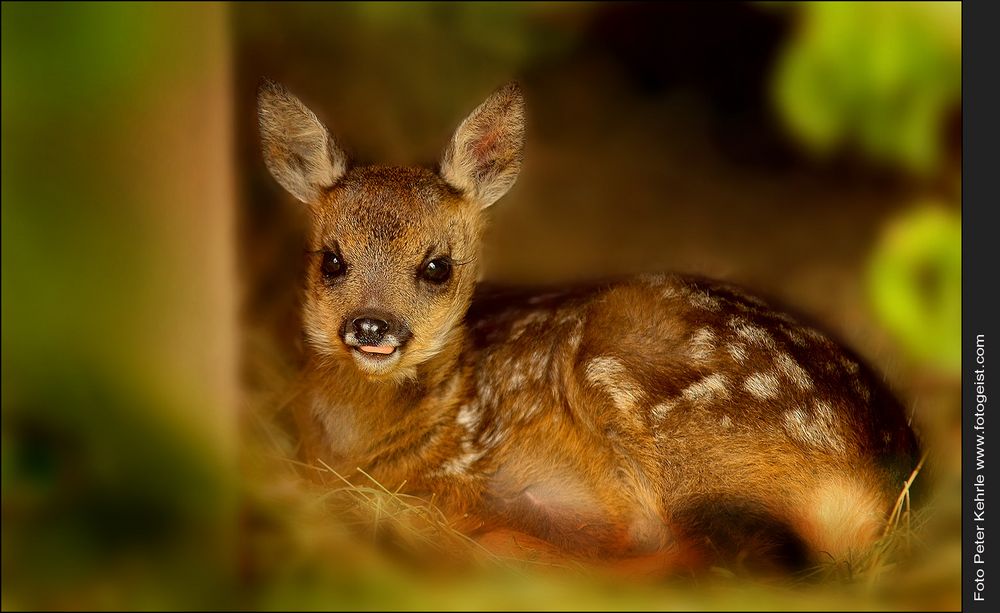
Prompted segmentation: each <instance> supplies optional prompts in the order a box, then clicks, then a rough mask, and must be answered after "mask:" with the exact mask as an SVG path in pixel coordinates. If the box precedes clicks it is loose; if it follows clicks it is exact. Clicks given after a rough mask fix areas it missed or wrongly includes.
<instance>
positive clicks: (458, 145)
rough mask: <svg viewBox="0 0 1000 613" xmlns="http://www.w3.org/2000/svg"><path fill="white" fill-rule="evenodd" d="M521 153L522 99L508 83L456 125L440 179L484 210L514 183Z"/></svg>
mask: <svg viewBox="0 0 1000 613" xmlns="http://www.w3.org/2000/svg"><path fill="white" fill-rule="evenodd" d="M523 151H524V96H523V95H522V94H521V87H520V86H519V85H518V84H517V83H515V82H513V81H512V82H510V83H508V84H506V85H504V86H503V87H501V88H500V89H498V90H496V91H495V92H493V94H492V95H491V96H490V97H489V98H488V99H487V100H486V102H483V103H482V104H480V105H479V107H478V108H477V109H476V110H474V111H472V114H471V115H469V116H468V117H466V118H465V121H463V122H462V125H460V126H458V130H456V131H455V135H454V136H453V137H452V139H451V143H450V144H449V145H448V149H447V150H446V151H445V153H444V157H443V158H442V160H441V177H442V178H444V180H445V181H447V182H448V183H450V184H451V185H452V186H453V187H455V188H457V189H458V190H460V191H461V192H462V193H464V194H465V195H466V196H467V197H469V198H470V199H472V200H474V201H475V202H477V203H478V204H479V205H480V206H482V207H483V208H486V207H488V206H490V205H491V204H493V203H494V202H496V201H497V200H499V199H500V197H501V196H503V195H504V194H506V193H507V190H509V189H510V187H511V186H512V185H514V181H515V180H517V173H518V172H520V170H521V157H522V153H523Z"/></svg>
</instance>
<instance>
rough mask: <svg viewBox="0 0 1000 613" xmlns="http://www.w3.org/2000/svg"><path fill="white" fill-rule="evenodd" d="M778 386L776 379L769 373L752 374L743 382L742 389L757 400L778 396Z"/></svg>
mask: <svg viewBox="0 0 1000 613" xmlns="http://www.w3.org/2000/svg"><path fill="white" fill-rule="evenodd" d="M779 386H780V383H779V382H778V378H777V377H775V376H774V375H772V374H770V373H761V372H758V373H754V374H752V375H750V376H749V377H747V380H746V381H744V382H743V389H745V390H746V391H748V392H750V393H751V394H753V396H754V397H756V398H757V399H758V400H768V399H770V398H774V397H775V396H777V395H778V389H779Z"/></svg>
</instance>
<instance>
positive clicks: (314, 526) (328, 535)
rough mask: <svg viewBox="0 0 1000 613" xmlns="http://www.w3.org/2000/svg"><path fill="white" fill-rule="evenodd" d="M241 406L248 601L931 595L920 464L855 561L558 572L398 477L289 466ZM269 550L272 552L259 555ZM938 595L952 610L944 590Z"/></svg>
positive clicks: (704, 603) (548, 604) (736, 601)
mask: <svg viewBox="0 0 1000 613" xmlns="http://www.w3.org/2000/svg"><path fill="white" fill-rule="evenodd" d="M272 406H274V405H272ZM251 415H253V417H252V419H251V420H250V422H251V425H250V427H248V428H247V434H248V436H247V440H248V445H247V446H246V453H245V465H246V466H247V468H248V473H247V474H248V480H247V503H246V504H247V507H248V513H249V514H250V515H255V516H263V517H266V518H268V521H266V522H264V523H263V525H262V524H261V523H260V522H258V523H257V524H256V525H251V527H250V528H249V529H248V531H247V533H246V534H245V535H244V536H245V540H246V542H247V544H248V546H247V548H246V549H247V560H245V565H246V566H247V567H248V568H250V569H252V572H249V573H247V574H246V579H247V581H248V583H250V584H252V587H253V589H254V590H255V592H254V593H255V594H256V596H255V598H256V600H255V601H254V603H253V606H263V607H265V608H272V607H273V608H282V607H286V606H288V607H299V608H335V607H340V606H348V607H352V608H381V607H386V608H404V609H406V608H427V607H431V608H486V609H488V608H510V609H524V608H541V609H549V608H597V609H617V608H633V609H664V608H669V609H754V608H761V609H774V610H794V609H825V608H837V609H858V608H861V609H885V608H889V609H912V608H923V607H925V606H926V604H927V602H928V601H927V600H926V598H920V597H919V596H917V593H918V592H919V591H918V592H913V591H912V590H910V589H909V586H910V585H911V584H912V583H913V582H914V581H915V580H919V578H920V577H921V576H922V575H921V573H926V569H924V568H922V567H921V565H920V564H919V563H917V564H914V563H913V560H915V559H919V558H920V557H921V553H922V551H923V550H924V547H923V546H922V545H921V541H920V535H921V532H922V530H923V524H924V523H925V522H924V517H925V511H924V510H920V511H918V510H916V509H914V508H913V507H912V506H911V497H910V489H911V486H912V485H913V483H914V482H915V480H916V479H917V478H918V476H919V474H920V472H921V470H922V468H923V466H924V459H922V460H921V462H920V464H919V465H918V467H917V468H916V469H915V470H914V471H913V473H912V474H911V475H910V478H909V479H907V481H906V483H905V484H904V485H903V488H902V489H901V491H900V493H899V496H898V498H897V500H896V504H895V506H894V508H893V510H892V513H891V515H890V518H889V522H888V523H887V525H886V529H885V532H884V533H883V535H882V537H881V538H880V539H879V540H878V542H877V543H876V544H875V546H874V547H873V548H872V549H871V550H870V551H869V552H868V553H867V554H866V555H865V556H863V557H859V558H857V559H853V560H849V561H841V562H839V563H833V562H831V563H829V564H823V565H820V566H818V567H817V568H815V569H813V571H812V572H810V573H806V574H805V575H803V576H801V577H797V578H795V579H787V580H770V581H761V580H750V579H746V578H742V577H738V576H736V575H734V574H733V573H731V572H729V570H727V569H723V568H718V569H714V572H713V573H710V575H709V576H707V577H699V578H697V579H692V578H689V577H678V578H673V579H669V580H658V581H656V582H651V581H648V580H647V581H636V582H630V583H626V582H624V581H623V580H622V578H621V577H620V576H608V575H606V574H604V573H602V572H601V571H598V570H597V569H594V568H589V567H586V566H584V565H581V564H573V563H570V564H565V565H562V566H560V567H558V568H554V567H553V565H551V564H544V563H541V562H531V561H530V560H531V559H530V556H525V557H518V559H511V558H505V557H501V556H497V555H494V554H493V553H491V552H490V551H488V550H486V549H484V548H483V547H482V546H480V545H479V544H478V543H477V542H476V541H474V540H472V539H470V538H468V537H467V536H466V535H464V534H462V533H461V532H459V531H458V530H456V529H455V528H454V526H453V525H452V524H451V523H450V522H449V521H448V518H447V517H446V516H445V514H444V513H442V512H441V510H440V509H438V508H437V507H436V506H435V505H434V501H433V500H423V499H421V498H418V497H415V496H411V495H408V494H405V493H403V492H402V491H401V488H402V485H401V486H400V488H396V489H390V488H387V487H385V486H384V485H383V484H381V483H378V481H377V480H375V479H374V478H372V477H371V476H370V475H367V474H366V473H364V472H363V471H360V474H361V475H362V476H363V477H364V479H362V480H357V479H353V480H352V479H350V478H348V477H350V476H348V475H342V474H339V473H337V472H336V471H335V470H333V469H332V468H330V467H329V466H323V465H321V466H308V465H305V464H302V463H300V462H297V461H296V460H294V459H292V458H294V455H295V446H294V444H293V443H292V438H291V436H290V434H289V433H288V432H287V431H285V430H284V429H282V428H281V427H280V426H279V425H278V422H279V421H280V420H277V419H275V415H273V414H272V415H270V416H267V415H262V414H261V413H259V412H258V413H251ZM305 471H319V472H321V473H323V474H324V475H325V476H326V477H328V479H327V480H326V481H327V483H328V485H326V486H317V485H312V484H311V483H310V482H309V481H310V480H307V479H305V478H304V472H305ZM358 481H361V484H359V483H358ZM261 543H264V546H263V547H261V546H260V545H261ZM275 548H277V549H280V555H281V561H280V562H279V563H274V562H273V559H272V560H271V562H270V563H269V562H268V561H267V559H266V558H267V557H268V556H269V555H271V556H273V555H274V549H275ZM262 557H263V558H265V559H264V560H263V561H262V559H261V558H262ZM914 577H916V578H917V579H913V578H914ZM945 584H948V583H947V581H946V582H945ZM372 585H375V586H379V587H375V588H373V587H371V586H372ZM291 586H295V587H291ZM304 586H305V587H304ZM358 586H366V587H361V588H359V587H358ZM956 598H957V594H956ZM943 602H945V603H949V602H954V603H956V604H955V606H957V600H955V599H952V598H950V597H949V596H947V595H946V596H945V597H944V599H943ZM948 606H949V605H947V604H945V608H948Z"/></svg>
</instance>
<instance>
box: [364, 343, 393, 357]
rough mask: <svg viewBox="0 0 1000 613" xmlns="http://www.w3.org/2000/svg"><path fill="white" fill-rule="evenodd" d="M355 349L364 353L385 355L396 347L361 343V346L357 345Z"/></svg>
mask: <svg viewBox="0 0 1000 613" xmlns="http://www.w3.org/2000/svg"><path fill="white" fill-rule="evenodd" d="M355 349H356V350H357V351H360V352H362V353H367V354H374V355H383V356H387V355H390V354H391V353H393V352H394V351H396V348H395V347H393V346H391V345H361V346H360V347H355Z"/></svg>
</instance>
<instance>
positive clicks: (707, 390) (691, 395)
mask: <svg viewBox="0 0 1000 613" xmlns="http://www.w3.org/2000/svg"><path fill="white" fill-rule="evenodd" d="M728 383H729V382H728V380H727V379H726V377H725V375H720V374H718V373H716V374H714V375H708V376H706V377H704V378H702V379H701V380H699V381H696V382H695V383H692V384H691V385H689V386H687V387H686V388H684V391H683V392H681V395H682V396H683V397H684V399H685V400H688V401H690V402H705V401H708V400H713V399H715V398H728V397H729V387H728Z"/></svg>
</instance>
